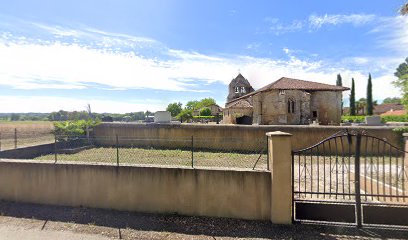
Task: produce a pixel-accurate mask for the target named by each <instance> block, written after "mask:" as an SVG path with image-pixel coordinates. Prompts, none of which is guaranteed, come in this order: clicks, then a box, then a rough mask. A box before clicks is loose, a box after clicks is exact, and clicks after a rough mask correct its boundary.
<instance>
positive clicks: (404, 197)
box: [401, 153, 407, 202]
mask: <svg viewBox="0 0 408 240" xmlns="http://www.w3.org/2000/svg"><path fill="white" fill-rule="evenodd" d="M406 154H407V153H404V155H403V158H402V162H401V164H402V174H401V175H402V177H401V182H402V183H401V184H402V196H403V199H402V200H403V201H404V202H405V201H406V195H405V155H406Z"/></svg>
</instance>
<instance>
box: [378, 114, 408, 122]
mask: <svg viewBox="0 0 408 240" xmlns="http://www.w3.org/2000/svg"><path fill="white" fill-rule="evenodd" d="M381 121H382V122H408V115H402V116H382V117H381Z"/></svg>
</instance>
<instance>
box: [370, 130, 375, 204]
mask: <svg viewBox="0 0 408 240" xmlns="http://www.w3.org/2000/svg"><path fill="white" fill-rule="evenodd" d="M373 156H374V139H373V138H371V156H370V187H371V189H370V190H371V192H370V193H371V200H374V190H373V165H374V162H373Z"/></svg>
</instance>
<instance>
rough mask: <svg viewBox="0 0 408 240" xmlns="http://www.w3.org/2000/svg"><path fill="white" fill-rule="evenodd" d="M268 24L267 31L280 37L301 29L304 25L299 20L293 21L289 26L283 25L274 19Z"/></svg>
mask: <svg viewBox="0 0 408 240" xmlns="http://www.w3.org/2000/svg"><path fill="white" fill-rule="evenodd" d="M268 22H269V23H270V26H269V30H270V31H271V32H272V33H274V34H275V35H281V34H283V33H290V32H296V31H299V30H301V29H302V28H303V26H304V23H303V21H300V20H294V21H292V22H291V23H290V24H284V23H281V22H279V20H278V19H276V18H274V19H272V21H268Z"/></svg>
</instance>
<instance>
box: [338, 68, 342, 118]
mask: <svg viewBox="0 0 408 240" xmlns="http://www.w3.org/2000/svg"><path fill="white" fill-rule="evenodd" d="M336 86H339V87H342V86H343V81H342V79H341V75H340V73H339V74H337V81H336ZM341 115H343V94H341Z"/></svg>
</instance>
